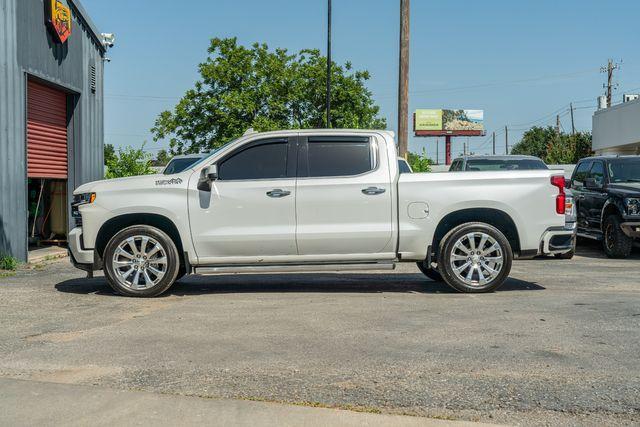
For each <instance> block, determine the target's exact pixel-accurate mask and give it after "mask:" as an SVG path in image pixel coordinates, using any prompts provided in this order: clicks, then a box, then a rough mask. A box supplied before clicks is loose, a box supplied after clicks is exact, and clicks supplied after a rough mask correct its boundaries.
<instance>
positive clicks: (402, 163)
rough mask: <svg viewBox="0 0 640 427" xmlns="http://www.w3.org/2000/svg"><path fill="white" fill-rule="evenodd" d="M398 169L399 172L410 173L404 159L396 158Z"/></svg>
mask: <svg viewBox="0 0 640 427" xmlns="http://www.w3.org/2000/svg"><path fill="white" fill-rule="evenodd" d="M398 169H400V173H411V168H410V167H409V164H408V163H407V162H406V161H404V160H400V159H399V160H398Z"/></svg>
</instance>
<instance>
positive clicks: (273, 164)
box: [218, 141, 287, 180]
mask: <svg viewBox="0 0 640 427" xmlns="http://www.w3.org/2000/svg"><path fill="white" fill-rule="evenodd" d="M286 176H287V142H286V141H278V142H270V143H265V144H260V145H254V146H250V147H249V148H246V149H244V150H242V151H240V152H238V153H235V154H233V155H232V156H231V157H229V158H227V159H226V160H224V161H223V162H222V163H221V164H220V165H219V166H218V178H219V179H221V180H233V179H270V178H286Z"/></svg>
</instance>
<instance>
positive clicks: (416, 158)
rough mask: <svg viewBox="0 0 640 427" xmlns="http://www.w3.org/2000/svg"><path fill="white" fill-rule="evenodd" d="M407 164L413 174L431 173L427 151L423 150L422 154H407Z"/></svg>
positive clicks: (430, 162)
mask: <svg viewBox="0 0 640 427" xmlns="http://www.w3.org/2000/svg"><path fill="white" fill-rule="evenodd" d="M407 162H408V163H409V165H410V166H411V169H412V170H413V171H414V172H431V165H432V164H433V162H432V160H431V159H430V158H429V157H427V151H426V150H425V149H424V148H423V149H422V154H416V153H411V152H409V153H407Z"/></svg>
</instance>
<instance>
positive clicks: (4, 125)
mask: <svg viewBox="0 0 640 427" xmlns="http://www.w3.org/2000/svg"><path fill="white" fill-rule="evenodd" d="M105 49H106V48H105V45H104V43H103V40H102V38H101V35H100V33H99V32H98V31H97V29H96V27H95V26H94V25H93V23H92V22H91V19H90V18H89V16H88V15H87V13H86V12H85V10H84V8H83V7H82V5H81V4H80V2H79V1H78V0H0V255H2V254H4V255H12V256H15V257H16V258H18V259H20V260H23V261H24V260H26V259H27V255H28V249H29V246H30V245H32V246H34V245H41V244H47V243H50V244H56V243H58V244H62V245H63V244H64V240H65V239H66V233H67V232H68V230H69V227H70V226H71V221H72V219H71V215H70V212H69V204H70V195H71V193H72V191H73V189H74V188H75V187H77V186H78V185H80V184H82V183H85V182H88V181H93V180H96V179H100V178H102V175H103V156H104V153H103V150H104V148H103V147H104V132H103V84H102V83H103V63H104V55H105Z"/></svg>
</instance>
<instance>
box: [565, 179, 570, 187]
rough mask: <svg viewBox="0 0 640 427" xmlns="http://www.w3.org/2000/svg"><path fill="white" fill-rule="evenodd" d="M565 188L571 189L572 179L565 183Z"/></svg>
mask: <svg viewBox="0 0 640 427" xmlns="http://www.w3.org/2000/svg"><path fill="white" fill-rule="evenodd" d="M564 188H571V180H570V179H567V180H566V181H565V182H564Z"/></svg>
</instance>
